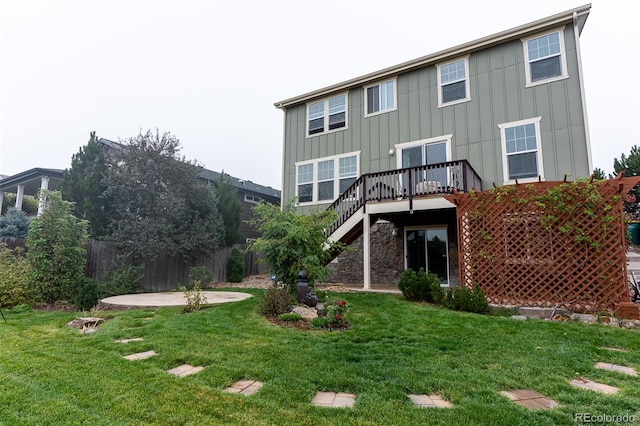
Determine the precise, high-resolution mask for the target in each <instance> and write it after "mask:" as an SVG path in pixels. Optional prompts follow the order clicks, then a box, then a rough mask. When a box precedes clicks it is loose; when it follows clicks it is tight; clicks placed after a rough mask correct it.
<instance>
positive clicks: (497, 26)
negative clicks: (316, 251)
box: [0, 0, 640, 189]
mask: <svg viewBox="0 0 640 426" xmlns="http://www.w3.org/2000/svg"><path fill="white" fill-rule="evenodd" d="M583 4H586V2H585V1H566V0H553V1H549V0H538V1H536V2H522V1H514V0H509V1H497V0H485V1H477V0H473V1H467V0H461V1H457V2H451V1H431V0H423V1H408V0H391V1H386V0H384V1H383V0H368V1H361V0H357V1H356V0H340V1H307V0H292V1H270V0H263V1H258V0H255V1H244V0H228V1H214V0H209V1H206V0H202V1H196V0H173V1H171V0H170V1H158V0H147V1H145V0H134V1H99V0H79V1H60V0H58V1H53V0H46V1H44V0H41V1H33V0H3V1H2V2H1V3H0V174H2V175H13V174H16V173H19V172H22V171H25V170H28V169H31V168H34V167H46V168H58V169H64V168H67V167H69V165H70V163H71V156H72V155H73V154H75V153H77V152H78V150H79V149H80V147H81V146H83V145H85V144H86V142H87V140H88V139H89V133H90V132H91V131H96V133H97V134H98V136H99V137H104V138H107V139H111V140H115V141H118V140H122V139H126V138H129V137H133V136H135V135H136V134H138V133H139V132H140V130H143V131H146V130H147V129H156V128H158V129H159V130H160V131H161V132H170V133H171V134H173V135H175V136H176V137H178V138H179V139H180V141H181V144H182V147H183V150H182V154H183V155H185V156H186V157H187V158H189V159H192V160H197V161H198V162H199V163H201V164H202V165H204V166H205V167H206V168H208V169H211V170H215V171H222V170H224V171H225V172H227V173H229V174H231V175H233V176H235V177H238V178H242V179H246V180H252V181H254V182H256V183H260V184H263V185H268V186H272V187H274V188H277V189H281V187H282V184H281V179H282V178H281V166H282V123H283V112H282V111H280V110H277V109H276V108H275V107H274V106H273V104H274V103H275V102H276V101H280V100H283V99H287V98H290V97H293V96H296V95H299V94H303V93H306V92H309V91H312V90H315V89H319V88H322V87H325V86H328V85H330V84H333V83H338V82H341V81H344V80H348V79H351V78H353V77H358V76H360V75H363V74H367V73H370V72H373V71H376V70H379V69H382V68H385V67H388V66H391V65H395V64H398V63H401V62H404V61H407V60H411V59H414V58H417V57H420V56H424V55H427V54H430V53H434V52H437V51H439V50H442V49H446V48H449V47H453V46H456V45H458V44H462V43H465V42H467V41H472V40H475V39H478V38H481V37H484V36H487V35H491V34H494V33H497V32H499V31H502V30H506V29H509V28H512V27H516V26H519V25H522V24H525V23H528V22H531V21H534V20H537V19H540V18H544V17H547V16H550V15H553V14H556V13H560V12H564V11H566V10H569V9H573V8H575V7H578V6H581V5H583ZM627 5H633V11H632V10H629V8H628V6H627ZM637 12H638V6H637V4H636V3H632V2H622V1H619V0H594V1H593V2H592V9H591V14H590V16H589V18H588V20H587V23H586V26H585V28H584V31H583V33H582V37H581V47H582V63H583V67H584V74H585V90H586V100H587V109H588V114H589V126H590V133H591V141H592V153H593V158H594V166H595V167H599V168H601V169H604V170H605V172H612V171H613V159H614V158H619V157H620V154H621V153H628V152H629V151H630V148H631V146H632V145H635V144H640V141H639V139H640V137H639V136H640V109H639V99H640V86H639V83H638V76H639V74H640V73H639V70H640V60H639V59H638V56H639V55H638V49H639V47H638V45H639V43H638V42H639V41H640V37H639V36H638V35H637V28H636V27H635V20H634V19H633V18H634V16H637Z"/></svg>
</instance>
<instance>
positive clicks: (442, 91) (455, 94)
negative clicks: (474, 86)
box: [436, 56, 471, 106]
mask: <svg viewBox="0 0 640 426" xmlns="http://www.w3.org/2000/svg"><path fill="white" fill-rule="evenodd" d="M436 68H437V69H438V88H439V90H438V106H444V105H449V104H455V103H459V102H465V101H469V100H471V97H470V96H469V57H468V56H466V57H464V58H462V59H458V60H456V61H454V62H448V63H444V64H439V65H436Z"/></svg>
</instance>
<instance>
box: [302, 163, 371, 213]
mask: <svg viewBox="0 0 640 426" xmlns="http://www.w3.org/2000/svg"><path fill="white" fill-rule="evenodd" d="M359 157H360V152H359V151H358V152H352V153H349V154H343V155H336V156H333V157H324V158H318V159H316V160H312V161H305V162H304V163H302V162H301V163H296V170H297V174H298V175H297V178H296V182H297V190H298V194H297V196H298V202H299V203H318V202H331V201H333V200H335V199H336V198H337V197H338V195H339V194H341V193H342V192H344V191H345V190H346V189H348V188H349V186H351V185H352V184H353V183H354V182H355V180H356V179H357V177H358V162H359Z"/></svg>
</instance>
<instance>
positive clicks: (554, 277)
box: [453, 180, 628, 311]
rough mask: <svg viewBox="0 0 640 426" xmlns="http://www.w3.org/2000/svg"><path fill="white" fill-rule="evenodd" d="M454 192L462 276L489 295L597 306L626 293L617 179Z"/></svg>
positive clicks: (507, 300)
mask: <svg viewBox="0 0 640 426" xmlns="http://www.w3.org/2000/svg"><path fill="white" fill-rule="evenodd" d="M453 199H454V200H455V202H456V204H457V207H458V208H457V212H458V225H459V226H458V228H459V240H460V241H459V243H460V250H461V253H462V256H461V260H460V262H461V265H460V271H461V281H462V283H463V284H464V285H466V286H469V287H473V286H474V285H480V287H481V288H482V289H483V290H484V291H485V294H486V295H487V297H488V299H489V300H490V301H492V302H494V303H513V304H520V305H535V306H540V305H552V306H562V307H569V308H572V309H575V310H584V311H594V310H601V309H605V308H612V307H613V304H614V303H615V302H619V301H621V300H625V301H626V300H628V288H627V286H626V281H625V280H624V272H623V270H624V267H623V266H622V267H621V265H624V263H623V262H624V250H623V249H622V246H624V237H623V235H624V229H623V225H624V221H623V219H622V204H621V203H622V201H621V196H620V194H619V191H618V188H616V186H615V185H614V184H607V183H606V182H602V181H600V182H598V181H595V182H594V181H591V180H580V181H576V182H563V183H558V182H555V183H550V182H547V183H536V184H528V185H509V186H504V187H500V188H493V189H491V190H488V191H483V192H471V193H467V194H456V195H454V196H453Z"/></svg>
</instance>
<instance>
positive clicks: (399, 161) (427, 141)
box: [394, 133, 453, 169]
mask: <svg viewBox="0 0 640 426" xmlns="http://www.w3.org/2000/svg"><path fill="white" fill-rule="evenodd" d="M451 139H453V133H450V134H448V135H442V136H438V137H435V138H428V139H420V140H418V141H412V142H405V143H399V144H396V145H394V148H395V149H396V166H397V168H398V169H401V168H402V150H403V149H407V148H413V147H416V146H422V145H428V144H430V143H438V142H445V143H446V147H447V161H451Z"/></svg>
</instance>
